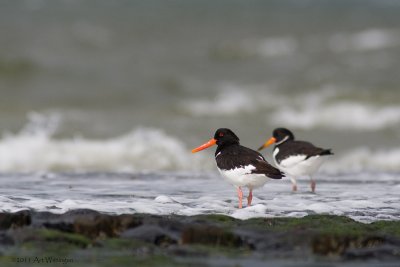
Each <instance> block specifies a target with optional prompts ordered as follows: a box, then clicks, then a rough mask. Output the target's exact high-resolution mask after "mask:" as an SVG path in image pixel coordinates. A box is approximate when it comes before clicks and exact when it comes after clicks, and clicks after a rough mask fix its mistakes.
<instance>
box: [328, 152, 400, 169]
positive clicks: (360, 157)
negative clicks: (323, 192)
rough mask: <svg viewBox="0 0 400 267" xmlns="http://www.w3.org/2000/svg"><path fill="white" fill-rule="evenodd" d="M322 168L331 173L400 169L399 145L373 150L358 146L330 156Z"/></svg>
mask: <svg viewBox="0 0 400 267" xmlns="http://www.w3.org/2000/svg"><path fill="white" fill-rule="evenodd" d="M322 169H323V170H324V171H328V172H331V173H337V172H341V171H342V172H343V171H344V172H359V171H395V172H399V171H400V147H394V148H391V149H377V150H373V149H371V148H368V147H359V148H355V149H352V150H349V151H346V152H344V153H341V155H336V156H335V157H331V158H330V159H329V160H327V161H326V162H325V164H324V165H323V167H322Z"/></svg>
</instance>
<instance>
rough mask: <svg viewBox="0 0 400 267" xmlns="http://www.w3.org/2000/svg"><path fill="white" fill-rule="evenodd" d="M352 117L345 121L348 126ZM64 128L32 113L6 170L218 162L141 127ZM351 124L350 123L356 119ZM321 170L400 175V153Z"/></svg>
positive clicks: (211, 166) (351, 156)
mask: <svg viewBox="0 0 400 267" xmlns="http://www.w3.org/2000/svg"><path fill="white" fill-rule="evenodd" d="M313 97H314V99H313ZM313 97H310V98H308V100H307V101H308V103H309V105H310V106H312V105H313V104H315V103H317V104H316V105H320V104H319V103H320V101H321V99H323V98H324V97H329V93H326V94H323V95H320V96H313ZM381 112H384V111H381ZM320 113H321V112H319V113H318V112H316V113H314V114H313V115H312V116H314V118H315V116H324V115H323V113H324V112H323V108H322V114H320ZM278 115H279V114H277V116H278ZM370 115H371V116H370V117H372V118H369V121H370V122H371V123H372V124H373V123H374V121H375V120H374V115H373V114H370ZM327 116H331V115H327ZM351 116H352V115H348V116H341V117H342V118H343V121H346V120H348V117H351ZM367 117H368V116H367ZM297 118H298V121H296V122H295V123H297V124H295V125H292V124H290V120H288V121H285V124H286V125H288V126H289V127H292V126H297V125H298V123H299V122H302V113H300V114H297ZM281 119H282V120H283V117H281ZM387 119H388V117H387ZM283 121H284V120H283ZM280 122H282V121H280ZM60 123H61V117H60V116H59V115H57V114H50V115H43V114H39V113H32V114H30V121H29V123H28V124H27V125H26V126H25V127H23V129H22V130H21V131H20V132H19V133H16V134H10V133H7V134H4V136H3V138H1V139H0V171H3V172H21V171H22V172H30V171H95V170H100V171H118V170H119V171H121V170H125V171H146V170H148V171H149V170H150V171H156V170H169V171H171V170H173V171H184V170H215V162H214V159H213V157H210V155H208V154H207V153H204V154H201V153H199V154H196V155H195V156H193V155H192V154H191V153H190V149H189V148H188V146H187V145H186V144H184V143H183V142H182V141H180V140H179V138H178V137H174V136H170V135H167V134H166V133H165V132H164V131H162V130H160V129H154V128H141V127H139V128H136V129H134V130H132V131H131V132H128V133H126V134H124V135H121V136H117V137H113V138H109V139H87V138H84V137H74V138H63V139H58V138H55V137H54V133H55V132H56V131H57V128H58V127H59V125H60ZM331 123H334V121H332V120H331ZM342 123H343V122H342ZM346 123H349V124H350V120H348V121H347V122H346ZM343 127H344V126H343ZM335 152H336V151H335ZM321 170H322V171H325V172H329V173H340V172H349V171H350V172H357V171H400V148H399V147H392V148H390V149H375V150H373V149H371V148H368V147H355V148H353V149H349V150H347V151H344V152H336V153H335V156H334V157H331V158H330V159H329V160H327V161H326V163H324V165H323V166H322V168H321Z"/></svg>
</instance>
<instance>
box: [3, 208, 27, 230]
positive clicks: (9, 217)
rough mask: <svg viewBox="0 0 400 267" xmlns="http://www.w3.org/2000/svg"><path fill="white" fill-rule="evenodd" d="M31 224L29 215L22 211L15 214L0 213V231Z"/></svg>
mask: <svg viewBox="0 0 400 267" xmlns="http://www.w3.org/2000/svg"><path fill="white" fill-rule="evenodd" d="M29 224H31V213H30V211H28V210H22V211H18V212H15V213H5V212H2V213H0V230H5V229H9V228H15V227H22V226H25V225H29Z"/></svg>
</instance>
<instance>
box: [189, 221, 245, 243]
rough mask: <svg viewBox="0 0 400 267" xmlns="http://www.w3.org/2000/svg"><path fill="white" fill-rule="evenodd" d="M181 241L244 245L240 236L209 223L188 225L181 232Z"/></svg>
mask: <svg viewBox="0 0 400 267" xmlns="http://www.w3.org/2000/svg"><path fill="white" fill-rule="evenodd" d="M181 243H182V244H202V245H209V246H222V247H236V248H237V247H242V246H243V245H244V242H243V241H242V239H241V238H240V236H237V235H235V234H233V233H232V232H231V231H228V230H225V229H223V228H220V227H216V226H210V225H193V226H188V227H187V228H185V229H184V230H183V232H182V236H181Z"/></svg>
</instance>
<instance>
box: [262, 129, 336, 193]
mask: <svg viewBox="0 0 400 267" xmlns="http://www.w3.org/2000/svg"><path fill="white" fill-rule="evenodd" d="M272 144H275V148H274V150H273V158H274V161H275V164H276V166H277V167H278V168H279V169H280V170H281V171H283V172H284V173H286V174H288V175H290V176H291V177H290V180H291V181H292V190H293V191H297V183H296V178H297V177H298V176H309V177H310V185H311V191H312V192H315V181H314V178H313V176H314V174H315V172H317V170H318V169H319V167H320V166H321V164H322V163H323V162H324V160H325V157H324V156H328V155H333V153H332V152H331V149H323V148H319V147H316V146H314V145H313V144H311V143H309V142H304V141H296V140H294V135H293V133H292V132H291V131H289V130H288V129H286V128H277V129H275V130H274V131H273V133H272V137H271V138H270V139H269V140H268V141H267V142H265V143H264V144H263V145H262V146H261V147H260V148H259V149H258V150H259V151H260V150H261V149H263V148H265V147H267V146H269V145H272Z"/></svg>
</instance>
